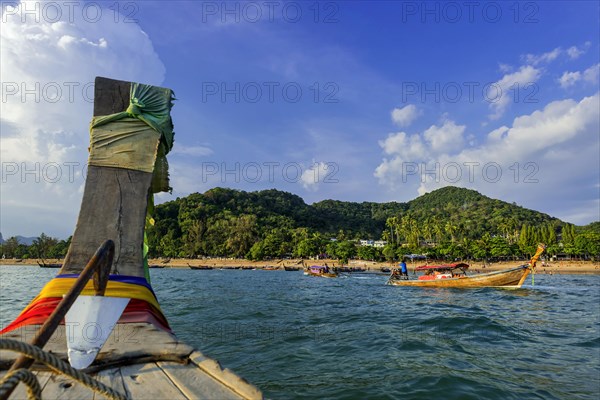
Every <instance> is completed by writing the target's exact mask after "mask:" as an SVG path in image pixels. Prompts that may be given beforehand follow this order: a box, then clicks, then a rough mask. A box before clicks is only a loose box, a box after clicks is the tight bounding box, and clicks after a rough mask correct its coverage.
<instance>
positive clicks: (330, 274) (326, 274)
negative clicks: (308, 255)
mask: <svg viewBox="0 0 600 400" xmlns="http://www.w3.org/2000/svg"><path fill="white" fill-rule="evenodd" d="M305 275H309V276H318V277H321V278H337V277H338V274H337V272H335V271H332V270H331V268H329V267H327V266H322V265H311V266H310V267H308V269H307V270H306V271H305Z"/></svg>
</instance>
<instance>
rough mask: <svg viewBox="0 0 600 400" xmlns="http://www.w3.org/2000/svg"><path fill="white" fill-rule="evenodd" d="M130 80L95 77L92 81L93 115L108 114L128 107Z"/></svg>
mask: <svg viewBox="0 0 600 400" xmlns="http://www.w3.org/2000/svg"><path fill="white" fill-rule="evenodd" d="M130 90H131V82H125V81H117V80H114V79H108V78H103V77H101V76H98V77H96V80H95V81H94V116H95V117H96V116H99V115H110V114H116V113H118V112H122V111H125V110H126V109H127V107H129V100H130V95H129V92H130Z"/></svg>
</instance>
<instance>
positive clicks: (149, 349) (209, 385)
mask: <svg viewBox="0 0 600 400" xmlns="http://www.w3.org/2000/svg"><path fill="white" fill-rule="evenodd" d="M37 327H39V326H35V325H29V326H26V327H22V328H18V329H16V330H14V331H11V332H9V333H7V334H5V335H3V338H7V339H17V340H21V341H24V342H29V341H30V340H31V339H32V338H33V336H34V335H35V333H36V332H37V329H36V328H37ZM66 334H67V332H66V330H65V326H64V325H61V326H59V327H58V329H57V330H56V331H55V333H54V335H53V336H52V338H51V339H50V341H49V342H48V344H47V345H46V346H45V347H44V350H45V351H49V352H51V353H52V354H54V355H56V356H58V357H60V358H63V359H66V357H67V355H66V352H67V349H66V344H65V335H66ZM14 359H15V353H12V352H8V351H0V360H1V361H0V368H1V369H6V368H8V367H9V366H10V364H12V362H13V361H14ZM31 369H32V370H33V371H34V373H35V374H36V376H37V377H38V380H39V381H40V384H41V385H42V389H43V391H42V398H49V399H54V398H61V399H82V398H90V399H91V398H98V397H97V396H98V395H97V394H96V397H94V393H93V392H92V391H91V390H90V389H88V388H86V387H85V386H83V385H81V384H80V383H78V382H76V381H74V380H72V379H70V378H67V377H64V376H57V375H54V374H53V373H52V372H50V371H49V370H48V368H47V367H45V366H42V365H37V364H34V366H33V367H32V368H31ZM84 371H85V372H88V373H89V374H90V375H91V376H92V377H96V378H97V379H99V380H100V381H101V382H103V383H105V384H106V383H109V384H110V385H111V386H112V387H113V388H114V389H116V390H118V391H120V392H121V393H125V394H126V395H127V396H128V397H129V398H132V399H155V398H170V399H203V398H205V399H215V398H218V399H262V393H261V392H260V390H258V389H257V388H256V387H254V386H253V385H251V384H249V383H248V382H246V381H245V380H244V379H243V378H240V377H239V376H237V375H235V374H234V373H233V372H232V371H230V370H229V369H226V368H225V369H224V368H222V367H221V365H220V364H219V363H218V362H217V361H215V360H213V359H211V358H209V357H207V356H205V355H204V354H203V353H201V352H200V351H198V350H196V349H194V348H193V347H191V346H189V345H187V344H185V343H183V342H181V341H179V340H178V339H177V338H176V337H175V336H174V335H171V334H169V333H167V332H165V331H163V330H160V329H157V328H155V327H154V326H153V325H152V324H119V325H118V326H117V328H115V330H114V331H113V333H112V334H111V335H110V337H109V339H108V341H107V342H106V344H105V345H104V346H103V348H102V351H101V352H100V354H99V355H98V357H97V359H96V361H95V362H94V364H93V365H92V366H90V367H88V368H87V369H86V370H84ZM0 375H3V373H1V372H0ZM12 398H15V399H20V398H26V394H25V390H24V389H23V387H22V385H21V386H20V387H18V388H17V390H16V391H15V392H14V393H13V397H12Z"/></svg>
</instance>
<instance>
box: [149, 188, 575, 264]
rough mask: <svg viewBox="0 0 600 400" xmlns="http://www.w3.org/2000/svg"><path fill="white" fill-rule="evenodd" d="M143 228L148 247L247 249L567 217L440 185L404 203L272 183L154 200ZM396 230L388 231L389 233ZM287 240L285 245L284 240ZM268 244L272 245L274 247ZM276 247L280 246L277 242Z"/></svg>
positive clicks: (550, 222) (467, 234) (497, 229)
mask: <svg viewBox="0 0 600 400" xmlns="http://www.w3.org/2000/svg"><path fill="white" fill-rule="evenodd" d="M154 218H155V221H156V222H155V226H154V227H153V228H151V229H150V230H149V232H148V236H149V242H150V248H151V249H152V250H151V251H152V253H154V254H152V255H165V256H182V255H185V256H201V255H211V256H236V257H243V256H247V255H248V252H249V251H250V249H251V248H252V247H253V246H254V245H255V244H257V243H258V242H264V243H263V244H264V245H265V246H267V247H268V246H269V245H270V243H271V242H273V243H275V244H273V246H274V247H277V246H281V247H282V249H281V251H280V252H282V253H285V251H288V250H289V253H290V254H291V253H292V252H293V251H294V244H297V243H298V242H299V241H301V240H303V239H306V238H308V237H311V235H312V236H314V235H319V236H320V237H321V238H327V239H329V238H332V237H335V238H337V239H338V240H340V241H343V240H351V239H374V240H378V239H386V240H388V241H389V240H390V239H391V240H395V241H396V242H398V243H399V244H401V243H407V242H408V243H410V242H411V238H412V242H414V245H415V246H418V245H419V244H420V243H421V242H422V241H425V240H429V241H435V242H442V241H444V240H452V241H454V240H455V239H463V238H467V239H477V238H479V237H481V236H483V235H484V234H486V233H487V234H489V235H492V236H493V235H507V236H508V235H510V234H514V233H516V234H518V231H519V230H521V229H522V228H523V226H525V227H528V226H530V227H536V226H538V227H539V226H544V227H549V228H548V229H552V230H553V231H555V234H557V235H559V234H560V232H561V229H562V227H563V226H565V225H566V224H565V223H563V222H562V221H560V220H558V219H556V218H552V217H550V216H548V215H546V214H543V213H539V212H537V211H533V210H528V209H525V208H523V207H519V206H517V205H516V204H510V203H506V202H503V201H500V200H495V199H491V198H489V197H486V196H483V195H481V194H480V193H478V192H476V191H473V190H469V189H463V188H456V187H445V188H442V189H438V190H436V191H433V192H431V193H428V194H426V195H423V196H421V197H418V198H416V199H414V200H412V201H409V202H407V203H397V202H389V203H373V202H363V203H355V202H344V201H336V200H324V201H320V202H317V203H314V204H312V205H307V204H306V203H305V202H304V200H303V199H302V198H301V197H299V196H296V195H294V194H291V193H287V192H282V191H278V190H274V189H273V190H264V191H259V192H244V191H239V190H232V189H224V188H215V189H211V190H209V191H207V192H206V193H204V194H199V193H194V194H191V195H189V196H187V197H184V198H178V199H176V200H174V201H170V202H167V203H164V204H160V205H158V206H156V209H155V213H154ZM394 235H395V238H394ZM281 243H290V246H291V248H290V249H288V250H284V249H283V248H284V247H285V245H284V244H281ZM273 251H275V250H273ZM277 251H279V250H277Z"/></svg>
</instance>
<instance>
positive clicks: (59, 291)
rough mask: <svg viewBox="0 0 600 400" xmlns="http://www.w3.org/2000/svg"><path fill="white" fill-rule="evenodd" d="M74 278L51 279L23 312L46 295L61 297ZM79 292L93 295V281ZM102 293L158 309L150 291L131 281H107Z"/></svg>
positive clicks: (73, 281) (71, 284) (69, 287)
mask: <svg viewBox="0 0 600 400" xmlns="http://www.w3.org/2000/svg"><path fill="white" fill-rule="evenodd" d="M76 280H77V279H76V278H55V279H52V280H51V281H50V282H48V283H47V284H46V286H44V288H43V289H42V290H41V291H40V294H38V295H37V296H36V297H35V299H33V300H32V301H31V303H29V305H28V306H27V307H26V308H25V310H23V312H25V311H26V310H27V309H29V307H30V306H31V305H32V304H34V303H35V302H36V301H37V300H39V299H42V298H46V297H63V295H65V294H66V293H67V292H68V291H69V289H71V287H72V286H73V284H74V283H75V281H76ZM81 294H82V295H84V296H93V295H94V294H95V291H94V282H93V281H91V280H90V281H89V282H88V283H87V285H85V289H83V291H82V292H81ZM104 295H105V296H106V297H124V298H127V299H138V300H144V301H146V302H148V303H150V304H152V305H153V306H154V307H156V308H157V309H158V310H160V306H159V305H158V301H156V298H155V297H154V295H153V294H152V292H151V291H150V290H149V289H148V288H147V287H144V286H140V285H134V284H131V283H123V282H115V281H108V285H107V286H106V292H105V293H104Z"/></svg>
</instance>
